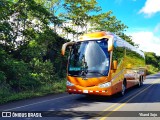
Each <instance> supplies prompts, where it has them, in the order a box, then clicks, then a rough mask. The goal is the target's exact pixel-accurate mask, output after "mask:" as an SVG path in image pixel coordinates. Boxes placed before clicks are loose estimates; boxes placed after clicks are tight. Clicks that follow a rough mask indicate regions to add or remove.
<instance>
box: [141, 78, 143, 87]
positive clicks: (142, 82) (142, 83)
mask: <svg viewBox="0 0 160 120" xmlns="http://www.w3.org/2000/svg"><path fill="white" fill-rule="evenodd" d="M142 85H143V76H141V86H142Z"/></svg>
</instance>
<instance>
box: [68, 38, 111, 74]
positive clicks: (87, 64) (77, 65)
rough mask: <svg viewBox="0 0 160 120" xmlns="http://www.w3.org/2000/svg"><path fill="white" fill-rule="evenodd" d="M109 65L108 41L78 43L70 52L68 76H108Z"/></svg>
mask: <svg viewBox="0 0 160 120" xmlns="http://www.w3.org/2000/svg"><path fill="white" fill-rule="evenodd" d="M109 65H110V54H109V52H108V44H107V39H102V40H92V41H83V42H77V43H75V44H74V45H73V46H72V49H71V51H70V57H69V65H68V75H70V76H86V77H98V76H107V75H108V72H109Z"/></svg>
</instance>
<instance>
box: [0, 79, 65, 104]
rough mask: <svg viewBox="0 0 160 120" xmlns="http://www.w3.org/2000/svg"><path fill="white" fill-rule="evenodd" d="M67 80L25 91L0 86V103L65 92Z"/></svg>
mask: <svg viewBox="0 0 160 120" xmlns="http://www.w3.org/2000/svg"><path fill="white" fill-rule="evenodd" d="M65 83H66V80H65V79H63V80H60V81H56V82H54V83H52V84H46V85H44V86H42V87H41V88H38V89H35V90H30V91H23V92H18V93H17V92H13V91H10V90H9V88H7V87H6V86H5V87H1V88H0V96H1V99H0V104H4V103H7V102H10V101H16V100H22V99H27V98H33V97H37V96H44V95H47V94H56V93H63V92H65V90H66V84H65Z"/></svg>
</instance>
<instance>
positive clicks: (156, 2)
mask: <svg viewBox="0 0 160 120" xmlns="http://www.w3.org/2000/svg"><path fill="white" fill-rule="evenodd" d="M157 12H160V0H147V1H146V3H145V5H144V6H143V7H142V9H141V10H140V11H139V13H144V14H145V15H147V16H148V17H151V16H152V15H154V14H155V13H157Z"/></svg>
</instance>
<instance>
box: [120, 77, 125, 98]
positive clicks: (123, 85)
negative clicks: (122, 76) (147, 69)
mask: <svg viewBox="0 0 160 120" xmlns="http://www.w3.org/2000/svg"><path fill="white" fill-rule="evenodd" d="M125 92H126V80H124V81H123V83H122V90H121V96H124V94H125Z"/></svg>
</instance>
